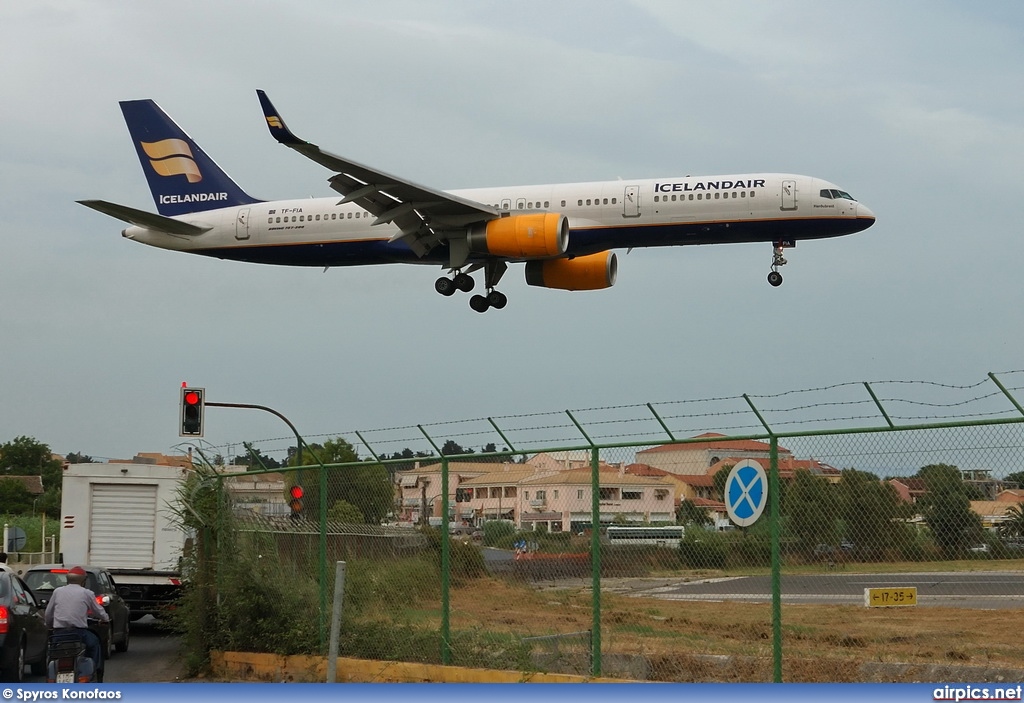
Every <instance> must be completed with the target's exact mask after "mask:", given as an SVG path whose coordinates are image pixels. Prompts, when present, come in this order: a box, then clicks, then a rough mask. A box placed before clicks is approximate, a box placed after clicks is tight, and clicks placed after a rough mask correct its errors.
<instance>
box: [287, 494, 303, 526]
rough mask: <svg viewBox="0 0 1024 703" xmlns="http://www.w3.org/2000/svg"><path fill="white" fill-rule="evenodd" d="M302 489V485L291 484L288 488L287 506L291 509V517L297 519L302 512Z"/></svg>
mask: <svg viewBox="0 0 1024 703" xmlns="http://www.w3.org/2000/svg"><path fill="white" fill-rule="evenodd" d="M303 493H304V491H303V490H302V486H292V487H291V488H289V489H288V495H289V497H290V500H289V501H288V507H289V508H291V510H292V519H293V520H298V519H299V516H300V515H301V514H302V495H303Z"/></svg>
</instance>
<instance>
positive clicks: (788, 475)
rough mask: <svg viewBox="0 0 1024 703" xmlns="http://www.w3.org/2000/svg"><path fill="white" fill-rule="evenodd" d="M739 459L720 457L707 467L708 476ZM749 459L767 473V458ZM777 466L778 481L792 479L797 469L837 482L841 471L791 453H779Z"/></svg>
mask: <svg viewBox="0 0 1024 703" xmlns="http://www.w3.org/2000/svg"><path fill="white" fill-rule="evenodd" d="M740 461H741V459H740V458H739V457H727V458H725V459H722V460H721V461H719V462H718V463H717V464H715V465H714V466H712V467H710V468H709V469H708V476H710V477H712V479H713V477H714V475H715V474H717V473H718V472H719V471H721V470H723V469H728V468H731V467H733V466H735V465H736V464H738V463H739V462H740ZM750 461H755V462H757V463H758V464H760V466H761V468H762V469H764V470H765V473H768V470H769V468H770V466H771V462H770V460H769V459H750ZM778 467H779V480H780V481H791V480H793V475H794V474H795V473H796V472H797V471H807V472H809V473H811V474H813V475H815V476H820V477H821V478H823V479H825V480H827V481H828V482H829V483H839V481H840V480H842V472H841V471H839V469H837V468H835V467H834V466H829V465H828V464H824V463H822V462H820V461H818V460H817V459H795V458H794V457H793V455H792V454H787V455H785V456H782V455H781V454H780V455H779V461H778Z"/></svg>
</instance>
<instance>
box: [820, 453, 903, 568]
mask: <svg viewBox="0 0 1024 703" xmlns="http://www.w3.org/2000/svg"><path fill="white" fill-rule="evenodd" d="M838 488H839V507H840V516H841V517H842V521H843V525H844V527H845V529H844V536H845V537H846V538H847V539H848V540H850V541H851V542H853V544H854V545H855V548H856V549H857V551H858V552H859V553H860V554H862V555H865V556H882V555H881V551H882V550H883V549H884V548H886V547H889V546H900V545H902V544H904V543H905V541H906V539H908V538H909V537H910V535H909V533H907V530H906V525H905V524H904V523H903V522H902V519H904V518H906V517H909V515H908V512H909V511H908V509H907V507H906V506H905V504H904V503H903V502H902V501H901V500H900V498H899V494H897V493H896V490H895V489H894V488H893V487H892V486H891V485H890V484H888V483H885V482H883V481H881V480H879V478H878V476H876V475H875V474H872V473H869V472H867V471H858V470H857V469H843V471H842V481H841V482H840V483H839V485H838Z"/></svg>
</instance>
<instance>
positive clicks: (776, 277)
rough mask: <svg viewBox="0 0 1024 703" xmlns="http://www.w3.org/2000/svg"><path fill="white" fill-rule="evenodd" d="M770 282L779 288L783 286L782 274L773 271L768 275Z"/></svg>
mask: <svg viewBox="0 0 1024 703" xmlns="http://www.w3.org/2000/svg"><path fill="white" fill-rule="evenodd" d="M768 282H769V283H771V284H772V285H773V286H775V287H776V288H778V287H779V286H781V285H782V274H781V273H779V272H778V271H772V272H771V273H769V274H768Z"/></svg>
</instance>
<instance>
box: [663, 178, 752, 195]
mask: <svg viewBox="0 0 1024 703" xmlns="http://www.w3.org/2000/svg"><path fill="white" fill-rule="evenodd" d="M736 188H764V179H763V178H751V179H750V180H748V181H697V182H696V183H655V184H654V192H655V193H691V192H692V193H696V192H697V191H704V190H734V189H736Z"/></svg>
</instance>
